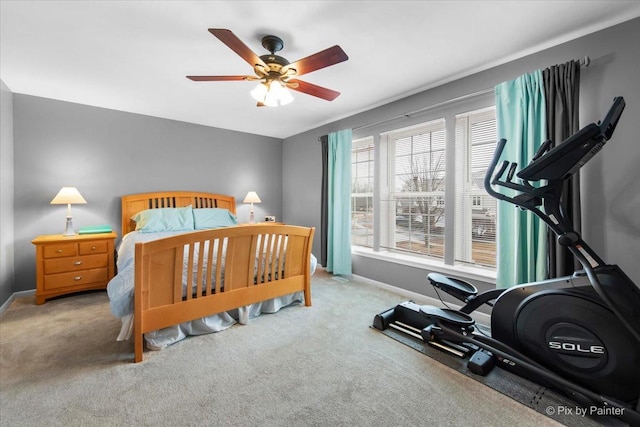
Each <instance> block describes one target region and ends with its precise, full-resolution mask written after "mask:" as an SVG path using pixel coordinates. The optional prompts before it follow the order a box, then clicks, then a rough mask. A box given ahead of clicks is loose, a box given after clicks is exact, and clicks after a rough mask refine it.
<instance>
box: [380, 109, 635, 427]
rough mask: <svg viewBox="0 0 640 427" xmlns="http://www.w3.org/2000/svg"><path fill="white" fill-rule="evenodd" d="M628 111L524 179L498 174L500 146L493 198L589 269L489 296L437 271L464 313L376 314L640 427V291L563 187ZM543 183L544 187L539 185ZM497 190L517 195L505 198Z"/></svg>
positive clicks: (578, 136)
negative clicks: (485, 310) (479, 316)
mask: <svg viewBox="0 0 640 427" xmlns="http://www.w3.org/2000/svg"><path fill="white" fill-rule="evenodd" d="M624 107H625V102H624V99H623V98H622V97H617V98H615V99H614V102H613V105H612V107H611V108H610V110H609V112H608V113H607V115H606V116H605V118H604V119H603V120H602V121H601V122H599V123H597V124H595V123H591V124H589V125H587V126H585V127H584V128H582V129H581V130H580V131H578V132H577V133H575V134H574V135H572V136H571V137H569V138H567V139H566V140H565V141H563V142H562V143H561V144H559V145H558V146H556V147H555V148H552V149H549V148H550V142H549V141H547V142H545V143H544V144H543V145H542V146H541V147H540V149H539V150H538V152H537V153H536V154H535V155H534V157H533V159H532V160H531V162H530V163H529V165H528V166H526V167H525V168H523V169H522V170H520V171H519V172H518V173H517V177H518V178H520V182H514V175H515V174H516V169H517V167H518V165H517V164H516V163H511V164H510V163H509V162H508V161H504V162H503V163H502V165H501V166H500V168H499V169H498V170H497V172H496V168H497V164H498V161H499V158H500V156H501V154H502V151H503V150H504V147H505V144H506V141H505V140H504V139H503V140H500V141H499V142H498V145H497V147H496V151H495V153H494V157H493V160H492V162H491V164H490V166H489V168H488V170H487V174H486V177H485V181H484V184H485V188H486V190H487V192H488V193H489V194H490V195H492V196H493V197H495V198H497V199H500V200H504V201H507V202H509V203H512V204H514V205H516V206H518V207H520V208H522V209H527V210H529V211H532V212H533V213H534V214H535V215H537V216H538V217H539V218H541V219H542V220H543V221H544V222H545V223H546V224H547V225H548V226H549V228H550V229H551V230H553V232H554V233H555V234H556V235H557V236H558V242H559V243H560V245H562V246H565V247H567V248H568V249H569V250H570V251H571V253H573V255H574V256H575V257H576V259H578V260H579V262H580V263H581V264H582V266H583V270H580V271H576V272H575V273H574V274H573V275H571V276H567V277H561V278H555V279H549V280H544V281H540V282H535V283H528V284H523V285H519V286H514V287H511V288H509V289H493V290H489V291H486V292H483V293H480V294H478V291H477V289H476V288H475V287H474V286H473V285H472V284H470V283H468V282H465V281H462V280H459V279H456V278H451V277H445V276H444V275H441V274H437V273H430V274H429V275H428V276H427V278H428V280H429V282H430V283H431V284H432V285H433V286H434V287H435V288H436V289H440V290H442V291H444V292H446V293H448V294H450V295H452V296H453V297H455V298H456V299H458V300H460V301H462V302H464V305H463V306H462V308H461V309H460V310H452V309H448V308H438V307H435V306H429V305H422V306H421V305H418V304H415V303H414V302H412V301H407V302H403V303H401V304H398V305H397V306H396V307H394V308H391V309H389V310H386V311H384V312H382V313H380V314H378V315H376V316H375V318H374V321H373V326H374V327H375V328H377V329H379V330H384V329H386V328H388V327H393V328H395V329H398V330H400V331H402V332H405V333H407V334H410V335H413V336H414V337H421V338H422V339H423V340H424V341H425V342H427V343H429V344H432V345H435V346H436V347H439V348H440V349H442V350H445V351H448V352H450V353H453V354H456V355H458V356H460V357H467V356H468V357H469V361H468V364H467V366H468V367H469V369H470V370H471V371H472V372H474V373H477V374H481V375H485V374H487V373H488V371H490V370H491V368H492V367H493V365H494V364H497V365H498V366H500V367H502V368H504V369H507V370H509V371H511V372H514V373H515V374H517V375H520V376H523V377H525V378H528V379H530V380H532V381H534V382H536V383H539V384H541V385H544V386H547V387H552V388H555V389H557V390H559V391H561V392H563V393H564V394H566V395H567V396H569V397H570V398H572V399H573V400H574V401H576V402H577V403H578V404H581V405H583V406H585V407H589V406H591V407H594V406H596V407H597V408H599V409H602V410H603V411H604V413H605V414H606V415H613V416H616V417H618V418H621V419H623V420H625V421H627V422H629V423H630V424H631V425H640V400H639V396H640V289H638V287H637V286H636V285H635V284H634V283H633V282H632V281H631V279H629V277H627V276H626V275H625V273H624V272H623V271H622V270H621V269H620V268H619V267H618V266H617V265H610V264H606V263H605V262H604V261H603V260H602V259H601V258H600V257H599V256H598V255H597V254H596V253H595V252H594V251H593V250H592V249H591V248H590V247H589V246H588V245H587V244H586V243H585V242H584V240H582V237H581V236H580V234H579V233H577V232H576V231H575V230H574V229H573V227H572V224H571V222H570V220H569V219H567V218H566V215H565V212H564V211H563V209H562V207H561V204H560V200H561V196H562V189H563V182H564V181H565V180H566V179H568V178H569V177H570V176H571V175H573V174H574V173H575V172H577V171H578V170H579V169H580V168H581V167H582V166H584V164H585V163H586V162H587V161H588V160H590V159H591V158H592V157H593V156H594V155H595V154H597V153H598V152H599V151H600V149H602V147H603V146H604V144H605V143H606V142H607V141H608V140H609V139H610V138H611V135H612V134H613V131H614V130H615V127H616V125H617V123H618V120H619V119H620V116H621V114H622V111H623V110H624ZM507 169H508V172H507ZM505 172H507V176H506V178H504V179H503V175H504V174H505ZM541 180H544V181H542V182H541V184H542V185H541V186H540V187H534V186H533V185H532V184H531V182H532V181H541ZM494 186H495V187H504V188H507V189H510V190H512V191H511V192H512V193H515V194H516V195H515V196H508V195H506V194H504V193H500V192H497V191H496V190H494ZM483 304H489V305H491V306H492V310H491V331H490V335H489V334H486V333H481V332H482V328H480V327H479V325H476V324H475V321H474V320H473V318H471V316H470V315H469V314H470V313H472V312H473V311H475V310H476V309H477V308H478V307H480V306H482V305H483ZM607 411H608V412H607Z"/></svg>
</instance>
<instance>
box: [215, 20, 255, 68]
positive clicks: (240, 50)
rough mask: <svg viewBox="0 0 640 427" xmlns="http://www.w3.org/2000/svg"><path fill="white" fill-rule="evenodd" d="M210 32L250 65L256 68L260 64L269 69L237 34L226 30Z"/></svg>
mask: <svg viewBox="0 0 640 427" xmlns="http://www.w3.org/2000/svg"><path fill="white" fill-rule="evenodd" d="M209 32H210V33H211V34H213V35H214V36H216V37H217V38H218V39H219V40H220V41H221V42H222V43H224V44H226V45H227V46H228V47H229V48H230V49H231V50H233V51H234V52H235V53H237V54H238V55H239V56H240V57H241V58H242V59H244V60H245V61H247V62H248V63H249V65H251V66H252V67H255V66H256V64H260V65H262V66H264V67H267V64H265V63H264V61H263V60H262V59H260V57H259V56H258V55H256V54H255V53H254V52H253V51H252V50H251V49H250V48H249V47H248V46H247V45H246V44H244V43H243V42H242V40H240V39H239V38H238V37H236V35H235V34H233V33H232V32H231V31H230V30H226V29H224V28H209Z"/></svg>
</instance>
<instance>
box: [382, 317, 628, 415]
mask: <svg viewBox="0 0 640 427" xmlns="http://www.w3.org/2000/svg"><path fill="white" fill-rule="evenodd" d="M372 328H373V326H372ZM373 329H376V328H373ZM376 330H378V329H376ZM380 332H382V333H383V334H384V335H386V336H388V337H390V338H393V339H394V340H396V341H399V342H401V343H403V344H405V345H408V346H409V347H411V348H413V349H415V350H417V351H419V352H420V353H423V354H425V355H427V356H429V357H431V358H432V359H435V360H437V361H438V362H440V363H442V364H444V365H446V366H449V367H450V368H452V369H455V370H456V371H458V372H460V373H462V374H464V375H466V376H467V377H469V378H473V379H474V380H476V381H478V382H481V383H482V384H484V385H486V386H488V387H491V388H492V389H494V390H496V391H498V392H500V393H502V394H504V395H506V396H509V397H510V398H512V399H514V400H516V401H517V402H520V403H522V404H523V405H525V406H528V407H529V408H531V409H533V410H535V411H536V412H539V413H541V414H544V415H546V416H547V417H549V418H551V419H553V420H555V421H558V422H560V423H562V424H564V425H566V426H569V427H573V426H576V427H583V426H613V427H617V426H627V424H626V423H625V422H623V421H621V420H619V419H617V418H614V417H611V416H604V415H598V414H597V413H595V412H594V415H589V411H591V410H593V411H597V410H598V408H596V407H593V408H586V412H587V413H586V414H585V415H584V416H582V415H581V413H578V411H583V410H584V409H583V408H581V407H579V406H578V405H577V404H576V403H575V402H574V401H572V400H571V399H569V398H567V397H566V396H564V395H562V394H559V393H557V392H555V391H554V390H551V389H549V388H546V387H543V386H540V385H538V384H536V383H534V382H532V381H529V380H527V379H525V378H522V377H519V376H517V375H515V374H512V373H511V372H508V371H505V370H504V369H500V368H498V367H496V368H494V369H493V370H492V371H491V372H490V373H489V374H488V375H487V376H485V377H483V376H481V375H476V374H474V373H473V372H471V371H470V370H469V369H468V368H467V359H462V358H459V357H456V356H453V355H450V354H448V353H446V352H444V351H442V350H438V349H436V348H434V347H432V346H430V345H428V344H425V342H424V341H422V340H420V339H417V338H414V337H411V336H409V335H406V334H403V333H402V332H400V331H397V330H395V329H393V328H387V329H385V330H384V331H380Z"/></svg>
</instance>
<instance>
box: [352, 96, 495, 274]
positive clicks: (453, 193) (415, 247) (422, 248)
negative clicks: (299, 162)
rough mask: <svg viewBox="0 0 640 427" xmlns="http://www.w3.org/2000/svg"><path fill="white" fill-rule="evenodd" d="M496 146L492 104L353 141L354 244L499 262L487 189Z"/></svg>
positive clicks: (439, 258) (447, 260)
mask: <svg viewBox="0 0 640 427" xmlns="http://www.w3.org/2000/svg"><path fill="white" fill-rule="evenodd" d="M448 131H449V132H448ZM495 146H496V121H495V108H493V107H491V108H487V109H483V110H476V111H472V112H466V113H463V114H457V115H453V114H452V115H450V116H445V117H444V118H440V119H437V120H432V121H429V122H426V123H422V124H419V125H415V126H411V127H407V128H403V129H397V130H392V131H389V132H386V133H382V134H380V135H379V136H378V137H377V138H376V139H375V144H374V137H372V136H370V137H367V138H363V139H359V140H356V141H354V142H353V155H352V172H353V173H352V179H353V183H352V236H353V237H352V244H353V245H357V246H366V247H370V248H373V250H374V251H385V250H386V251H389V252H401V253H408V254H413V255H416V256H421V257H427V258H430V259H432V260H434V261H435V262H442V263H444V264H448V265H453V264H455V263H460V262H463V263H469V264H474V265H482V266H488V267H495V263H496V261H495V259H496V242H495V236H496V201H495V199H493V198H492V197H491V196H489V195H488V194H487V193H486V192H485V190H484V175H485V173H486V170H487V167H488V165H489V163H490V161H491V159H492V156H493V151H494V149H495ZM374 148H377V150H376V151H375V152H376V153H378V158H374ZM374 171H375V172H376V173H375V174H374ZM376 175H377V176H376ZM374 178H375V183H376V184H377V186H376V187H374ZM374 216H375V223H374ZM374 224H375V226H374Z"/></svg>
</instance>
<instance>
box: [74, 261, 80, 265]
mask: <svg viewBox="0 0 640 427" xmlns="http://www.w3.org/2000/svg"><path fill="white" fill-rule="evenodd" d="M73 265H82V261H76V262H74V263H73Z"/></svg>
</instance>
